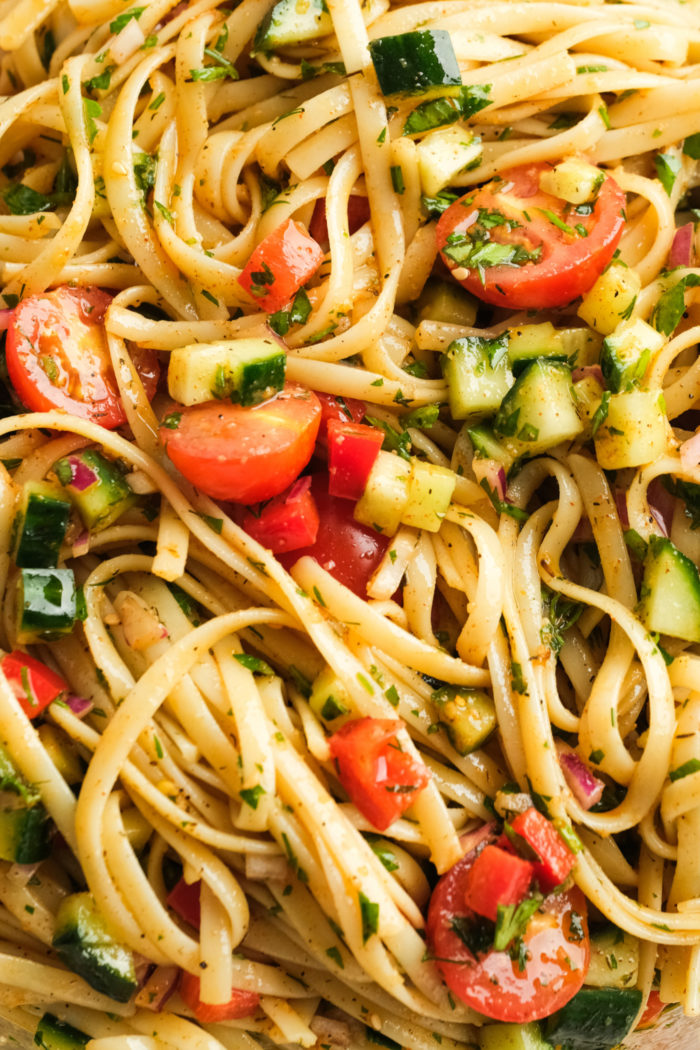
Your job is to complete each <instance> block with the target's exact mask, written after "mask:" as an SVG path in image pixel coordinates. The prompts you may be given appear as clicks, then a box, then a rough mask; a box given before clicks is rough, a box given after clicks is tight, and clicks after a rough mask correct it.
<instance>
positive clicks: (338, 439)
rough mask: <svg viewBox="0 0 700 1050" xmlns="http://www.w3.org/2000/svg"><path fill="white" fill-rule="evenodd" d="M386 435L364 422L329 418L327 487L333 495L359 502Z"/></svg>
mask: <svg viewBox="0 0 700 1050" xmlns="http://www.w3.org/2000/svg"><path fill="white" fill-rule="evenodd" d="M383 442H384V434H383V433H382V432H381V430H377V428H376V427H368V426H365V425H364V424H363V423H342V422H341V421H340V420H338V419H329V421H328V475H329V481H328V490H329V492H330V493H331V495H332V496H341V497H342V498H344V499H352V500H355V501H357V500H358V499H359V498H360V497H361V495H362V493H363V492H364V491H365V487H366V485H367V479H368V477H369V474H370V471H371V469H372V467H373V466H374V462H375V460H376V458H377V456H378V455H379V450H380V448H381V447H382V444H383Z"/></svg>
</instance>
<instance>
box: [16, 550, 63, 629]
mask: <svg viewBox="0 0 700 1050" xmlns="http://www.w3.org/2000/svg"><path fill="white" fill-rule="evenodd" d="M18 598H19V631H18V632H17V640H18V642H19V643H20V645H27V644H28V643H30V642H37V641H40V640H42V641H48V640H51V639H52V638H56V637H59V636H60V635H62V634H69V633H70V632H71V631H72V630H73V624H74V623H75V618H76V591H75V576H74V575H73V570H72V569H22V571H21V573H20V579H19V587H18Z"/></svg>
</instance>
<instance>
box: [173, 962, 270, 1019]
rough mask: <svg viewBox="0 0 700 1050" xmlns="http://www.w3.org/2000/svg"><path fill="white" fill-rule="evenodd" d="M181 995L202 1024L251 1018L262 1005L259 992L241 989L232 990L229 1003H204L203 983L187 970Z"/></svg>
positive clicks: (182, 975)
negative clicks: (202, 998)
mask: <svg viewBox="0 0 700 1050" xmlns="http://www.w3.org/2000/svg"><path fill="white" fill-rule="evenodd" d="M180 995H181V997H182V1001H183V1002H184V1003H185V1004H186V1005H187V1006H189V1008H190V1010H192V1012H193V1013H194V1015H195V1017H196V1018H197V1020H198V1021H201V1023H202V1024H214V1023H215V1022H216V1021H235V1020H237V1019H238V1018H239V1017H250V1016H251V1015H252V1014H254V1013H255V1011H256V1010H257V1008H258V1006H259V1005H260V996H259V995H258V993H257V992H246V991H243V990H242V989H239V988H233V989H231V998H230V999H229V1001H228V1002H227V1003H203V1002H202V1000H201V997H200V996H201V981H200V979H199V977H195V976H194V974H191V973H187V972H186V971H185V970H183V971H182V974H181V976H180Z"/></svg>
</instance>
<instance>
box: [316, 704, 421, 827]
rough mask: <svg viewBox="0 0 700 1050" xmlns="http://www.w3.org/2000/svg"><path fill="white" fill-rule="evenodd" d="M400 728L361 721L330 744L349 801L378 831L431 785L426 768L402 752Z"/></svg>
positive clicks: (390, 721) (392, 723)
mask: <svg viewBox="0 0 700 1050" xmlns="http://www.w3.org/2000/svg"><path fill="white" fill-rule="evenodd" d="M400 728H401V722H398V721H396V720H394V719H389V718H356V719H353V721H352V722H346V723H345V725H344V726H342V728H340V729H339V730H338V731H337V733H333V735H332V736H331V737H330V739H329V741H328V744H329V747H330V751H331V756H332V757H333V758H334V759H335V762H336V766H337V769H338V777H339V779H340V782H341V784H342V785H343V787H344V788H345V790H346V791H347V793H348V795H349V797H350V801H351V802H353V803H354V804H355V806H356V807H357V809H359V811H360V813H361V814H362V815H363V817H366V818H367V820H369V822H370V823H371V824H374V826H375V828H378V829H379V831H385V830H386V829H387V828H388V827H389V825H390V824H393V823H394V821H395V820H398V818H399V817H400V816H401V814H402V813H405V811H406V810H407V809H408V808H409V807H410V806H412V805H413V803H414V801H415V797H416V795H418V794H419V793H420V792H421V791H422V790H423V788H424V787H425V786H426V784H428V782H429V781H430V773H429V772H428V770H427V769H426V767H425V766H424V765H423V763H422V762H418V761H417V760H416V759H415V758H414V757H413V756H412V755H409V754H406V753H405V752H404V751H399V750H398V749H397V747H396V732H397V730H398V729H400ZM397 788H398V789H399V790H396V789H397ZM411 788H412V789H413V790H410V789H411ZM400 789H406V790H400Z"/></svg>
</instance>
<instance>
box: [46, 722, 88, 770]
mask: <svg viewBox="0 0 700 1050" xmlns="http://www.w3.org/2000/svg"><path fill="white" fill-rule="evenodd" d="M37 734H38V736H39V739H40V740H41V743H42V746H43V748H44V750H45V751H46V753H47V755H48V756H49V758H50V759H51V761H52V762H53V764H54V765H55V767H56V769H57V770H58V772H59V773H60V774H61V776H62V777H63V779H64V780H65V782H66V783H67V784H79V783H80V782H81V781H82V779H83V774H84V768H83V765H82V763H81V761H80V759H79V758H78V755H77V754H76V752H75V750H74V749H73V747H72V745H71V741H70V737H68V736H67V735H66V734H65V733H64V732H63V731H62V730H61V729H59V728H58V727H57V726H54V725H51V723H50V722H44V723H42V725H40V726H39V728H38V729H37Z"/></svg>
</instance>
